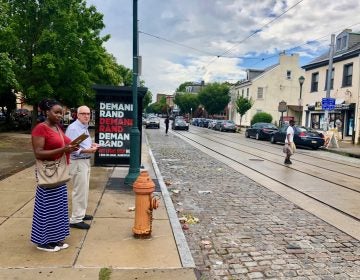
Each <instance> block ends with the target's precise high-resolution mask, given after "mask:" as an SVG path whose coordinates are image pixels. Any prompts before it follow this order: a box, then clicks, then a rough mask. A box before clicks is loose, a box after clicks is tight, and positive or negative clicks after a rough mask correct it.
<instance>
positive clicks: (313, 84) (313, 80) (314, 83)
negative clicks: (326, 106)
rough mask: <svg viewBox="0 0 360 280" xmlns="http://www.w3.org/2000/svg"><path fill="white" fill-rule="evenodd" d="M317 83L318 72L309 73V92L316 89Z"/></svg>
mask: <svg viewBox="0 0 360 280" xmlns="http://www.w3.org/2000/svg"><path fill="white" fill-rule="evenodd" d="M318 85H319V72H316V73H312V75H311V92H314V91H318Z"/></svg>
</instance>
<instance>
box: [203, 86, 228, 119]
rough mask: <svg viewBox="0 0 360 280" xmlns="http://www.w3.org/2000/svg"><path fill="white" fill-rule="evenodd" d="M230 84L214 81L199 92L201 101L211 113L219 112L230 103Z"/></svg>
mask: <svg viewBox="0 0 360 280" xmlns="http://www.w3.org/2000/svg"><path fill="white" fill-rule="evenodd" d="M229 91H230V89H229V86H228V85H226V84H220V83H212V84H208V85H207V86H205V87H204V88H203V89H202V90H201V91H200V92H199V94H198V98H199V101H200V103H201V104H202V105H203V106H204V107H205V110H206V111H207V112H208V113H209V114H210V115H213V114H217V113H220V112H221V111H223V110H224V108H225V107H226V105H227V104H229V101H230V96H229Z"/></svg>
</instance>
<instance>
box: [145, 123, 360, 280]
mask: <svg viewBox="0 0 360 280" xmlns="http://www.w3.org/2000/svg"><path fill="white" fill-rule="evenodd" d="M146 134H147V138H148V141H149V145H150V148H151V149H152V152H153V154H154V157H155V159H156V162H157V164H158V166H159V168H160V171H161V174H162V176H163V178H164V180H165V182H166V183H167V185H168V189H169V192H170V193H171V194H172V200H173V203H174V206H175V208H177V210H178V216H179V218H180V217H182V216H183V215H185V216H187V217H195V218H198V219H199V222H198V223H194V224H189V225H188V226H189V229H184V233H185V235H186V238H187V242H188V244H189V247H190V250H191V252H192V255H193V257H194V260H195V263H196V266H197V268H198V270H199V271H200V272H201V275H202V276H201V277H202V278H200V279H209V280H210V279H211V280H212V279H299V280H300V279H312V280H315V279H329V280H330V279H360V243H359V241H357V240H355V239H354V238H352V237H350V236H348V235H346V234H344V233H343V232H341V231H340V230H338V229H336V228H334V227H333V226H331V225H329V224H327V223H325V222H324V221H322V220H320V219H319V218H317V217H315V216H313V215H312V214H310V213H308V212H306V211H304V210H303V209H301V208H299V207H297V206H296V205H294V204H293V203H291V202H289V201H287V200H285V199H284V198H282V197H280V196H279V195H277V194H276V193H274V192H271V191H269V190H268V189H266V188H264V187H262V186H260V185H258V184H256V183H255V182H253V181H251V180H250V179H248V178H247V177H246V176H245V175H242V174H239V173H237V172H235V171H234V170H233V169H232V168H230V167H228V166H226V165H224V164H222V163H221V162H219V161H217V160H216V159H214V158H212V157H210V156H208V155H206V154H205V153H203V152H201V151H199V150H197V149H195V148H193V147H192V146H191V145H190V144H188V143H186V142H184V141H183V140H181V139H179V138H178V137H176V136H174V135H173V134H170V135H169V136H167V137H165V136H164V133H163V131H162V130H161V131H159V130H147V131H146ZM177 190H178V191H179V192H177Z"/></svg>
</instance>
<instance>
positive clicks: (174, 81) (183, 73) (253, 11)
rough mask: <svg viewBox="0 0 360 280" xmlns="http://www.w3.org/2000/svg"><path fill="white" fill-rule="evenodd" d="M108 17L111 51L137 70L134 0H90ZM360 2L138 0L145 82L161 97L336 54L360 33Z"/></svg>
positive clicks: (108, 43) (323, 0)
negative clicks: (187, 86)
mask: <svg viewBox="0 0 360 280" xmlns="http://www.w3.org/2000/svg"><path fill="white" fill-rule="evenodd" d="M87 3H88V5H94V6H95V7H96V9H97V11H98V12H100V13H102V14H103V16H104V18H103V21H104V23H105V26H106V27H105V29H104V30H103V32H102V35H106V34H109V35H110V36H111V38H110V39H109V41H107V42H106V43H105V47H106V49H107V51H108V52H109V53H111V54H113V55H114V56H115V57H116V59H117V62H118V63H119V64H122V65H124V66H126V67H127V68H130V69H132V66H133V65H132V56H133V46H132V44H133V39H132V38H133V1H132V0H87ZM359 13H360V1H358V0H336V1H334V0H138V29H139V55H140V56H141V57H142V70H141V76H140V79H141V80H144V81H145V86H146V87H147V88H148V89H149V90H150V91H151V92H152V94H153V100H155V98H156V94H158V93H162V94H173V93H174V92H175V91H176V88H177V87H178V86H179V85H180V84H182V83H184V82H187V81H191V82H201V81H202V80H203V81H205V83H212V82H225V81H228V82H231V83H235V82H236V81H238V80H241V79H244V78H245V77H246V74H245V73H246V72H245V71H246V69H249V68H251V69H264V68H266V67H268V66H271V65H273V64H276V63H278V59H279V53H281V52H283V51H285V53H287V54H294V53H297V54H299V56H300V66H302V65H305V64H307V63H309V62H310V61H311V60H313V59H314V58H315V57H317V56H319V55H321V54H322V53H324V52H327V51H328V50H329V45H330V38H331V34H339V33H340V32H341V31H343V30H344V29H347V28H348V29H352V31H353V32H360V18H359V16H358V15H359Z"/></svg>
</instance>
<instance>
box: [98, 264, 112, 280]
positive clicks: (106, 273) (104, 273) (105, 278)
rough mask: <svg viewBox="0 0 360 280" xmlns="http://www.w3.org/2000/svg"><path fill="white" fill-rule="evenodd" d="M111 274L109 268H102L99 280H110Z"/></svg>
mask: <svg viewBox="0 0 360 280" xmlns="http://www.w3.org/2000/svg"><path fill="white" fill-rule="evenodd" d="M111 272H112V271H111V269H110V268H106V267H103V268H102V269H100V272H99V280H110V276H111Z"/></svg>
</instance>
